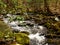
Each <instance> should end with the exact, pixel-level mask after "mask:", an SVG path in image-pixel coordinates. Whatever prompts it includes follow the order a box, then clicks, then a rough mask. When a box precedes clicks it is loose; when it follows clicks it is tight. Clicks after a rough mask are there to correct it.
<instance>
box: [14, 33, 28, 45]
mask: <svg viewBox="0 0 60 45" xmlns="http://www.w3.org/2000/svg"><path fill="white" fill-rule="evenodd" d="M15 37H16V41H17V42H18V43H19V44H23V45H26V44H29V38H28V35H27V34H24V33H16V34H15Z"/></svg>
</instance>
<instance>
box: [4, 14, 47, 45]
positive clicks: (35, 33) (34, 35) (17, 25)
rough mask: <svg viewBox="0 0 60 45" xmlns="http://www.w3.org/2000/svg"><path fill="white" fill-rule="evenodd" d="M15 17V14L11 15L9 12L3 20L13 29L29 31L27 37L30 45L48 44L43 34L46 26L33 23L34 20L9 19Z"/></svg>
mask: <svg viewBox="0 0 60 45" xmlns="http://www.w3.org/2000/svg"><path fill="white" fill-rule="evenodd" d="M10 17H11V18H13V17H16V16H11V15H10V14H8V15H7V17H4V18H3V20H4V22H5V23H6V24H7V25H9V26H10V27H11V28H12V29H13V31H20V32H22V31H26V32H29V35H28V37H29V38H30V45H48V43H46V41H47V39H46V37H45V34H46V33H47V28H46V27H44V26H42V25H38V24H35V23H34V21H31V20H27V21H18V20H15V21H11V22H10V21H9V19H10Z"/></svg>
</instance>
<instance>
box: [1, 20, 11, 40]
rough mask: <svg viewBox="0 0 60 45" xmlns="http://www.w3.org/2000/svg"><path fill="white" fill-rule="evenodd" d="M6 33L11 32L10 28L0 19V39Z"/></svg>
mask: <svg viewBox="0 0 60 45" xmlns="http://www.w3.org/2000/svg"><path fill="white" fill-rule="evenodd" d="M8 33H11V28H10V27H9V26H8V25H7V24H5V23H4V22H3V21H0V39H1V38H2V39H3V38H4V36H5V35H8Z"/></svg>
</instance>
